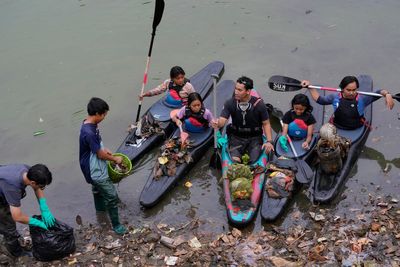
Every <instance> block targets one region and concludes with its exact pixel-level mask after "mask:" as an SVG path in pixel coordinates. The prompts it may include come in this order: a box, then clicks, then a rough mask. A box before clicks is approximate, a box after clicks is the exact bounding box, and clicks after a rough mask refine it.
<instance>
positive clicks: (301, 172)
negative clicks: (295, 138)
mask: <svg viewBox="0 0 400 267" xmlns="http://www.w3.org/2000/svg"><path fill="white" fill-rule="evenodd" d="M266 106H267V109H268V111H269V112H270V113H271V115H272V116H274V117H276V118H278V119H279V122H280V123H281V126H282V127H283V121H282V118H283V112H282V111H281V110H280V109H278V108H276V107H274V106H273V105H271V104H269V103H268V104H266ZM286 137H287V140H288V142H289V144H290V148H291V149H292V151H293V154H294V158H293V159H294V161H295V162H296V166H297V173H296V180H297V181H298V182H299V183H302V184H308V183H309V182H310V181H311V179H312V177H313V176H314V173H313V171H312V169H311V168H310V166H309V165H308V164H307V162H305V161H304V160H302V159H299V156H298V154H297V151H296V149H295V147H294V145H293V142H292V139H291V138H290V136H289V135H286Z"/></svg>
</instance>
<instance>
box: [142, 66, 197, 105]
mask: <svg viewBox="0 0 400 267" xmlns="http://www.w3.org/2000/svg"><path fill="white" fill-rule="evenodd" d="M165 91H167V97H166V100H165V101H166V102H167V104H169V105H171V106H173V107H177V108H180V107H182V106H185V105H186V104H187V98H188V95H189V94H190V93H193V92H195V90H194V88H193V85H192V84H191V83H190V81H189V80H188V79H186V78H185V71H184V70H183V69H182V67H179V66H174V67H172V68H171V70H170V79H167V80H165V81H164V82H163V83H162V84H160V85H159V86H157V87H156V88H154V89H151V90H149V91H147V92H145V93H143V94H142V95H140V96H139V98H140V99H141V100H142V99H143V97H149V96H155V95H159V94H162V93H164V92H165Z"/></svg>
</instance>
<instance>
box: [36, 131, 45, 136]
mask: <svg viewBox="0 0 400 267" xmlns="http://www.w3.org/2000/svg"><path fill="white" fill-rule="evenodd" d="M45 133H46V132H45V131H36V132H34V133H33V136H39V135H43V134H45Z"/></svg>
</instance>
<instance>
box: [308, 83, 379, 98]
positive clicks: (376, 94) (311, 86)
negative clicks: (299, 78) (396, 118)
mask: <svg viewBox="0 0 400 267" xmlns="http://www.w3.org/2000/svg"><path fill="white" fill-rule="evenodd" d="M308 88H310V89H317V90H325V91H333V92H342V89H340V88H332V87H325V86H315V85H309V86H308ZM357 93H358V94H360V95H369V96H375V97H382V95H381V94H378V93H373V92H364V91H357Z"/></svg>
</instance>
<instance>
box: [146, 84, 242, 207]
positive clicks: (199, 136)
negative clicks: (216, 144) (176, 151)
mask: <svg viewBox="0 0 400 267" xmlns="http://www.w3.org/2000/svg"><path fill="white" fill-rule="evenodd" d="M234 88H235V83H234V81H232V80H225V81H222V82H220V83H219V85H218V86H217V112H218V114H219V113H220V112H221V110H222V107H223V104H224V102H225V100H226V99H228V98H230V97H231V96H232V94H233V90H234ZM212 103H213V99H212V97H211V96H208V97H207V98H206V99H205V100H204V105H205V107H207V108H208V109H210V110H212V109H211V108H212ZM189 134H190V136H189V139H190V140H191V141H192V142H193V145H192V148H190V149H188V153H189V155H190V156H191V158H192V161H191V162H190V163H188V164H187V163H183V164H181V165H179V166H178V167H177V170H176V174H175V176H162V177H160V178H158V179H155V178H154V173H153V172H152V173H151V174H150V176H149V178H148V179H147V182H146V184H145V186H144V188H143V190H142V193H141V194H140V199H139V201H140V204H141V205H142V206H144V207H146V208H151V207H153V206H154V205H156V204H157V203H158V202H159V201H160V199H161V198H162V197H163V196H164V194H165V193H167V192H168V191H169V190H170V189H171V188H172V187H173V186H174V185H175V184H176V183H177V181H179V180H180V179H182V178H183V176H184V175H185V174H186V173H187V172H188V171H189V170H190V169H191V168H192V167H193V166H194V165H195V164H196V162H198V161H199V160H200V159H201V158H202V157H203V156H204V154H205V153H206V152H207V150H208V148H209V147H210V146H211V145H212V143H213V136H214V131H213V129H212V128H211V127H210V128H208V129H207V130H206V131H205V132H203V133H189ZM174 136H179V129H176V131H175V132H174V133H173V135H172V137H174Z"/></svg>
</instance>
